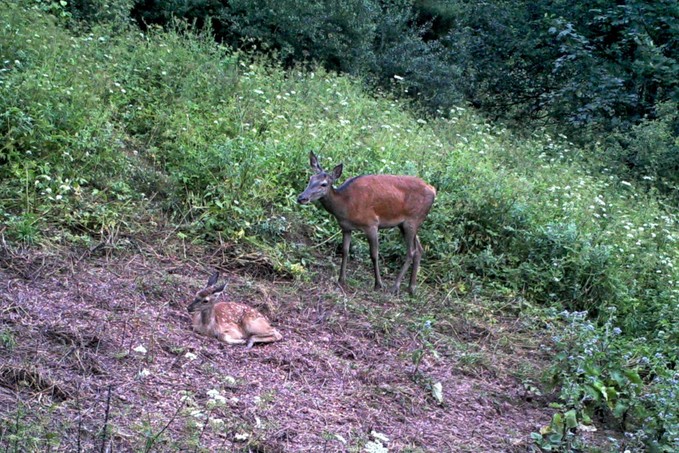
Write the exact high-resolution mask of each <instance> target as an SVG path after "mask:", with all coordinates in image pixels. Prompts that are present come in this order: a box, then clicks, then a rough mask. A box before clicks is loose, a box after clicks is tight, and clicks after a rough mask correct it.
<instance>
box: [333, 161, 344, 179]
mask: <svg viewBox="0 0 679 453" xmlns="http://www.w3.org/2000/svg"><path fill="white" fill-rule="evenodd" d="M343 167H344V166H343V164H339V165H338V166H336V167H335V168H333V169H332V179H333V181H337V180H338V179H339V177H340V176H342V168H343Z"/></svg>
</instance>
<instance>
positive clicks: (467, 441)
mask: <svg viewBox="0 0 679 453" xmlns="http://www.w3.org/2000/svg"><path fill="white" fill-rule="evenodd" d="M146 239H147V240H148V241H149V242H148V243H146V242H143V241H141V240H139V239H136V240H134V241H132V242H130V243H129V244H128V245H127V247H119V250H112V249H106V248H104V249H102V250H99V251H95V252H94V253H89V251H87V250H85V251H83V250H63V251H62V253H60V254H57V253H40V252H37V251H30V252H29V251H22V252H19V251H13V252H11V251H10V250H9V249H7V248H5V249H3V252H2V253H3V254H2V261H1V265H0V287H2V288H3V291H2V292H1V293H0V298H1V299H2V310H0V331H2V332H3V335H4V337H3V344H4V347H3V348H2V349H0V362H1V363H2V365H1V366H0V407H1V408H2V412H3V422H2V424H1V425H0V445H1V446H2V447H3V448H5V449H8V450H9V451H15V450H17V449H18V450H20V451H47V450H51V451H98V450H101V451H150V450H155V451H187V450H194V449H195V451H260V452H284V451H285V452H291V451H359V450H361V449H362V448H363V447H364V446H366V444H367V443H368V442H373V443H375V442H382V443H383V444H384V445H385V446H388V447H389V451H428V452H429V451H430V452H440V451H497V452H501V451H504V452H506V451H525V450H526V448H527V445H528V439H529V437H528V435H529V434H530V432H532V431H536V430H538V429H539V428H540V427H541V426H543V425H545V424H547V423H548V422H549V419H550V411H549V410H548V409H546V408H543V406H544V402H541V403H540V404H537V403H536V402H535V401H534V400H533V402H531V398H532V397H533V395H531V393H529V392H528V391H527V390H526V388H524V386H523V384H522V382H521V381H520V380H519V379H517V378H516V377H514V376H515V372H516V371H517V370H518V369H519V367H521V366H522V363H523V364H524V365H525V364H526V363H527V362H532V361H535V360H538V359H537V356H538V349H537V346H536V345H534V344H533V345H531V344H528V343H526V341H525V340H522V339H521V336H520V335H519V334H518V332H519V331H520V330H521V328H522V322H521V321H520V320H518V319H514V320H511V319H507V320H506V321H505V322H504V323H503V324H502V325H495V326H493V327H489V326H483V325H481V324H471V323H466V324H465V323H462V321H460V324H459V325H448V326H441V329H442V330H444V331H446V334H447V335H454V336H456V337H457V338H458V339H459V341H461V342H466V343H469V344H474V345H476V346H477V347H478V352H479V356H478V357H482V356H483V357H486V359H487V361H488V362H486V363H484V362H482V361H479V363H474V362H473V361H467V363H465V361H464V360H461V357H462V356H461V355H460V354H459V351H454V350H449V349H448V348H446V347H437V350H438V354H436V355H432V354H426V355H425V357H424V359H423V360H422V361H421V363H420V364H419V369H418V370H417V371H416V370H415V369H414V365H413V361H412V359H411V356H412V354H413V352H414V351H417V350H419V349H421V348H423V347H424V346H423V342H422V338H421V337H419V336H418V335H417V332H416V331H414V330H413V324H414V323H416V322H417V319H416V318H415V314H416V313H415V312H414V311H409V310H408V309H407V308H406V304H407V301H406V300H404V299H394V298H393V297H391V296H388V295H382V294H373V293H366V292H363V291H362V290H361V289H360V288H355V289H352V290H351V291H350V292H349V293H347V294H344V295H343V294H342V293H341V292H340V291H339V290H338V289H337V288H336V287H335V286H334V285H333V284H332V283H331V278H332V277H331V276H330V275H321V276H319V278H318V280H317V281H314V282H309V283H300V282H294V281H285V280H283V281H281V280H278V279H276V277H275V275H273V274H270V273H267V271H266V269H263V268H258V267H256V266H255V267H253V266H250V267H249V268H248V269H244V268H240V269H233V268H231V269H229V266H230V264H233V261H232V260H230V259H228V255H229V250H228V247H223V248H221V249H215V250H212V251H211V253H208V251H207V250H203V249H198V248H194V249H192V250H189V251H186V253H185V254H184V252H183V251H182V250H181V248H180V247H177V248H174V247H168V248H165V249H159V248H157V247H156V246H155V245H154V244H157V243H158V242H160V241H159V239H161V238H159V237H158V238H155V240H154V239H153V238H146ZM177 245H178V244H177ZM213 268H221V269H223V270H225V271H226V272H227V275H226V278H227V281H228V283H229V286H228V287H227V291H226V292H227V293H228V296H223V297H229V298H232V299H235V300H239V301H244V302H246V303H249V304H251V305H252V306H255V307H258V308H259V309H261V310H262V311H263V312H265V313H267V314H268V315H269V317H270V318H271V319H272V320H273V322H274V324H275V325H276V326H278V327H279V329H280V330H281V332H282V333H283V334H284V336H285V339H284V341H282V342H279V343H274V344H270V345H261V346H255V347H254V348H252V349H251V350H247V349H245V348H243V347H228V346H225V345H222V344H220V343H218V342H217V341H215V340H214V339H210V338H206V337H202V336H198V335H196V334H194V333H192V331H191V328H190V319H189V316H188V313H187V312H186V303H185V302H184V298H185V297H190V296H191V295H192V293H193V292H194V291H195V290H197V289H200V288H201V287H202V286H201V285H203V284H204V282H205V280H206V276H207V275H208V274H209V273H210V272H211V270H212V269H213ZM363 271H364V270H363ZM258 274H259V276H258ZM428 297H434V296H433V295H429V296H428ZM449 305H450V307H451V309H453V310H454V309H455V302H454V301H450V303H449ZM379 326H382V328H380V327H379ZM510 338H511V340H509V339H510ZM432 341H434V342H435V339H432ZM481 354H482V355H481ZM435 382H440V383H441V385H442V389H443V403H442V404H438V403H437V401H436V399H434V398H433V397H432V393H431V388H430V386H431V384H432V383H435ZM373 432H375V433H377V434H371V433H373ZM379 433H381V434H383V435H384V436H386V437H387V438H388V439H389V440H388V441H386V440H380V439H381V437H379V435H380V434H379Z"/></svg>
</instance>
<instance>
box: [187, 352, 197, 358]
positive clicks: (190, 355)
mask: <svg viewBox="0 0 679 453" xmlns="http://www.w3.org/2000/svg"><path fill="white" fill-rule="evenodd" d="M184 357H186V359H187V360H196V359H197V358H198V356H197V355H196V354H194V353H193V352H187V353H186V354H185V355H184Z"/></svg>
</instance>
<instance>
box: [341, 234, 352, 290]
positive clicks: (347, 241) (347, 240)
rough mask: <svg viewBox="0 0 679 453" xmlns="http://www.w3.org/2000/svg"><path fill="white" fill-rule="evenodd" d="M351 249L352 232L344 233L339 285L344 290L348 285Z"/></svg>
mask: <svg viewBox="0 0 679 453" xmlns="http://www.w3.org/2000/svg"><path fill="white" fill-rule="evenodd" d="M350 248H351V230H348V231H347V230H343V231H342V266H341V267H340V276H339V284H340V286H341V287H342V288H345V287H346V285H347V262H348V261H349V249H350Z"/></svg>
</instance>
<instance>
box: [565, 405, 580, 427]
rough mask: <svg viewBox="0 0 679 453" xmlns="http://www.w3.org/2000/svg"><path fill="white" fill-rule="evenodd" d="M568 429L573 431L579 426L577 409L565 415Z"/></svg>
mask: <svg viewBox="0 0 679 453" xmlns="http://www.w3.org/2000/svg"><path fill="white" fill-rule="evenodd" d="M564 420H565V422H566V428H569V429H572V428H575V427H577V426H578V417H577V412H576V411H575V409H571V410H569V411H568V412H566V413H565V414H564Z"/></svg>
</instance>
